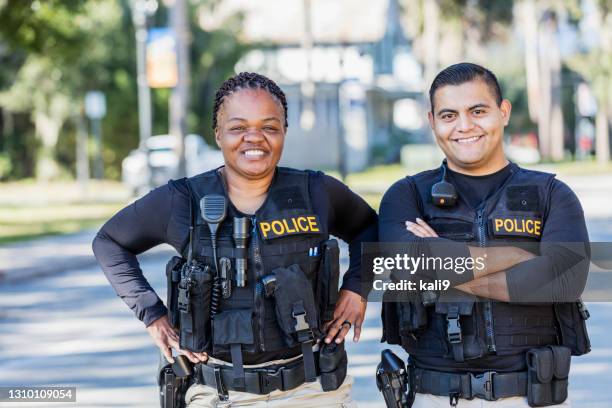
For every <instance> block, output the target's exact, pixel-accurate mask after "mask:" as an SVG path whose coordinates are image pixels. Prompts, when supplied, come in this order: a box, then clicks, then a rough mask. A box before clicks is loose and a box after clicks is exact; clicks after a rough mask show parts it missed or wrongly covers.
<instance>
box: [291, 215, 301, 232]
mask: <svg viewBox="0 0 612 408" xmlns="http://www.w3.org/2000/svg"><path fill="white" fill-rule="evenodd" d="M291 223H292V224H293V230H294V231H295V232H300V227H299V226H298V223H297V219H296V218H292V219H291Z"/></svg>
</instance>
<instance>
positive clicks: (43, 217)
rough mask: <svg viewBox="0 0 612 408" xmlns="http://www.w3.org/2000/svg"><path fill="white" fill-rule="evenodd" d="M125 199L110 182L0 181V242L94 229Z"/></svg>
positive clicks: (122, 204) (118, 186)
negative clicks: (82, 184)
mask: <svg viewBox="0 0 612 408" xmlns="http://www.w3.org/2000/svg"><path fill="white" fill-rule="evenodd" d="M128 199H129V196H128V194H127V191H126V190H125V189H124V187H123V186H121V184H119V183H113V182H94V181H92V182H90V183H89V185H88V187H87V188H86V189H83V188H81V187H80V186H79V185H77V184H76V183H68V182H65V183H50V184H40V183H36V182H33V181H24V182H17V183H3V184H0V244H6V243H10V242H16V241H24V240H30V239H34V238H40V237H44V236H49V235H57V234H67V233H73V232H79V231H83V230H85V229H89V228H96V227H98V226H99V225H101V224H102V223H103V222H104V221H106V220H107V219H108V218H110V217H111V216H112V215H113V214H114V213H115V212H117V210H119V209H120V208H121V207H123V206H124V205H125V204H126V203H127V201H128Z"/></svg>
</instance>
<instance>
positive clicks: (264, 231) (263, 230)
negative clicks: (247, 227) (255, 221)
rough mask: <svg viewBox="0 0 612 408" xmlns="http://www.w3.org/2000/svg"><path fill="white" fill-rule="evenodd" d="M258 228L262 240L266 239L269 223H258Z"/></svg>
mask: <svg viewBox="0 0 612 408" xmlns="http://www.w3.org/2000/svg"><path fill="white" fill-rule="evenodd" d="M259 227H260V228H261V233H262V234H263V236H264V238H268V232H270V228H271V227H270V223H269V222H260V223H259Z"/></svg>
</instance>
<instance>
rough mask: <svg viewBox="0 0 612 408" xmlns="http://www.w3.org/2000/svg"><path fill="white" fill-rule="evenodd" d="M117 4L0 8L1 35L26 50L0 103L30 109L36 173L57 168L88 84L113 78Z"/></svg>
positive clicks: (101, 85)
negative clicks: (63, 137)
mask: <svg viewBox="0 0 612 408" xmlns="http://www.w3.org/2000/svg"><path fill="white" fill-rule="evenodd" d="M120 21H121V9H120V7H119V5H118V3H117V2H115V1H105V2H95V1H89V2H81V1H48V2H40V1H36V0H33V1H7V2H6V3H5V4H3V7H2V8H1V9H0V35H1V36H2V40H3V41H4V42H5V43H6V44H7V45H8V46H9V47H11V49H14V50H15V52H17V53H20V54H22V55H25V58H24V60H23V63H22V64H21V65H20V66H19V68H18V70H17V73H16V75H15V77H14V79H13V81H12V83H11V84H10V86H9V87H7V88H5V89H4V90H3V92H2V93H1V94H0V104H1V105H2V106H3V108H4V109H7V110H10V111H13V112H29V113H30V114H31V118H32V122H33V124H34V127H35V134H36V136H37V138H38V139H39V140H40V146H41V148H40V151H39V154H38V158H37V169H36V175H37V177H39V178H40V179H50V178H53V177H56V176H57V175H58V174H59V166H58V164H57V161H56V154H55V153H56V146H57V141H58V138H59V135H60V132H61V131H62V128H63V127H64V124H65V122H66V120H67V119H68V118H70V117H71V116H74V115H80V114H81V111H82V107H81V104H82V98H83V95H84V94H85V92H86V91H87V90H90V89H105V90H106V88H108V85H109V83H110V82H112V79H113V78H112V73H111V72H109V70H108V69H105V68H107V64H109V63H111V64H112V61H113V54H114V52H115V50H114V49H113V48H114V46H115V45H116V44H115V43H114V42H111V41H109V39H108V38H107V37H108V33H113V32H120V30H118V28H119V27H118V25H119V23H120Z"/></svg>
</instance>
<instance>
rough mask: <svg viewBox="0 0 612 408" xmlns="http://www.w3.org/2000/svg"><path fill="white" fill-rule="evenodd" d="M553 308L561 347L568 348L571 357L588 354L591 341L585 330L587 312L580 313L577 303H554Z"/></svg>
mask: <svg viewBox="0 0 612 408" xmlns="http://www.w3.org/2000/svg"><path fill="white" fill-rule="evenodd" d="M580 304H582V302H580ZM553 307H554V310H555V317H556V318H557V323H558V325H559V332H560V333H561V345H562V346H565V347H569V348H570V350H571V351H572V355H573V356H581V355H583V354H587V353H588V352H590V351H591V341H590V340H589V335H588V333H587V329H586V318H587V317H586V316H585V313H588V312H586V311H585V312H581V310H580V309H579V306H578V303H577V302H570V303H555V304H554V305H553Z"/></svg>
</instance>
